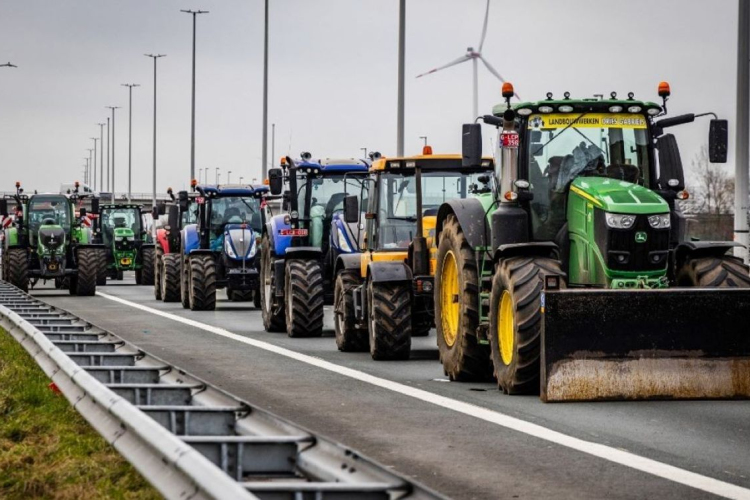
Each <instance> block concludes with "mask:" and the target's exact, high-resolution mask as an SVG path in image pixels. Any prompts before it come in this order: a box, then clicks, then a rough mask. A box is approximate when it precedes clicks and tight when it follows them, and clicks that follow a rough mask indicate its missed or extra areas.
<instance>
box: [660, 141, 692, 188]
mask: <svg viewBox="0 0 750 500" xmlns="http://www.w3.org/2000/svg"><path fill="white" fill-rule="evenodd" d="M656 147H657V148H658V149H659V185H660V186H661V188H662V189H671V190H672V191H682V190H683V189H685V171H684V170H683V168H682V158H680V148H679V147H678V146H677V139H675V137H674V135H672V134H665V135H663V136H661V137H659V139H657V142H656Z"/></svg>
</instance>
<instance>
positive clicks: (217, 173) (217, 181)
mask: <svg viewBox="0 0 750 500" xmlns="http://www.w3.org/2000/svg"><path fill="white" fill-rule="evenodd" d="M216 185H217V186H218V185H219V167H216Z"/></svg>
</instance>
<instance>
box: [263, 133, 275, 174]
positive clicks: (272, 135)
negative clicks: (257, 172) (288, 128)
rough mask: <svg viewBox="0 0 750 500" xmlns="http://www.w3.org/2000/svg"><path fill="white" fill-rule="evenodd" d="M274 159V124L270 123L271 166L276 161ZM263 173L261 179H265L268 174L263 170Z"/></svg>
mask: <svg viewBox="0 0 750 500" xmlns="http://www.w3.org/2000/svg"><path fill="white" fill-rule="evenodd" d="M274 158H276V124H275V123H272V124H271V165H273V162H274V161H276V160H274ZM263 172H264V173H262V175H261V178H263V179H265V178H266V176H267V174H268V170H264V171H263Z"/></svg>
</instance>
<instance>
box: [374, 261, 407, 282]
mask: <svg viewBox="0 0 750 500" xmlns="http://www.w3.org/2000/svg"><path fill="white" fill-rule="evenodd" d="M367 275H368V276H369V278H370V281H372V282H373V283H387V282H399V281H412V279H413V276H412V273H411V269H410V268H409V266H407V265H406V264H405V263H403V262H399V261H375V262H370V264H369V265H368V266H367Z"/></svg>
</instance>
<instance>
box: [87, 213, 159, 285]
mask: <svg viewBox="0 0 750 500" xmlns="http://www.w3.org/2000/svg"><path fill="white" fill-rule="evenodd" d="M142 215H143V213H142V209H141V207H140V206H139V205H129V204H119V205H102V206H101V207H100V225H101V226H100V227H101V237H102V241H103V242H104V245H105V246H106V248H107V273H106V274H107V277H108V278H110V279H116V280H122V278H123V272H124V271H135V282H136V284H138V285H153V284H154V243H153V241H149V238H148V234H147V233H146V231H145V230H144V229H143V217H142Z"/></svg>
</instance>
